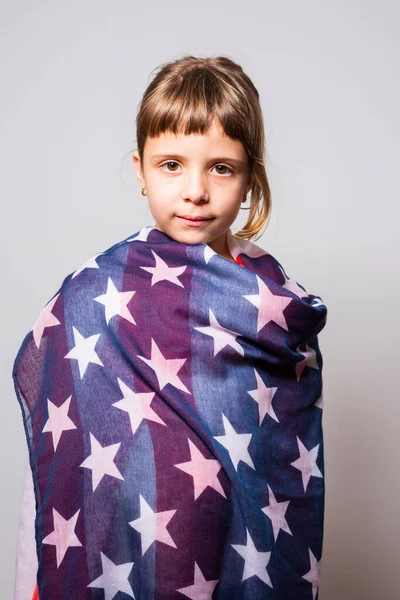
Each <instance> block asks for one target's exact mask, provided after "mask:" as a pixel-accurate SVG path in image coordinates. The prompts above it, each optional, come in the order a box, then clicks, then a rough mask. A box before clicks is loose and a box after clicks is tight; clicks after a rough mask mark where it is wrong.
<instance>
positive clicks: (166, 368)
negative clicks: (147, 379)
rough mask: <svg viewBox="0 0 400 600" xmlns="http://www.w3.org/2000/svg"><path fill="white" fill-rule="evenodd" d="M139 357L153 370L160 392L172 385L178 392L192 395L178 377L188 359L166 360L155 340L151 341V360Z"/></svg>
mask: <svg viewBox="0 0 400 600" xmlns="http://www.w3.org/2000/svg"><path fill="white" fill-rule="evenodd" d="M138 357H139V358H140V359H141V360H143V361H144V362H145V363H146V365H149V367H151V368H152V369H153V371H154V373H155V374H156V377H157V381H158V385H159V386H160V390H162V389H163V388H164V387H165V386H166V385H167V383H170V384H171V385H173V386H174V387H176V388H177V389H178V390H183V391H184V392H186V393H188V394H190V392H189V390H188V389H187V387H186V386H185V385H184V383H183V382H182V381H181V380H180V379H179V377H178V375H177V373H178V371H179V369H180V368H181V367H182V365H184V363H185V362H186V360H187V359H186V358H164V356H163V355H162V354H161V351H160V349H159V348H158V346H157V344H156V343H155V341H154V340H153V338H152V339H151V358H145V357H144V356H138Z"/></svg>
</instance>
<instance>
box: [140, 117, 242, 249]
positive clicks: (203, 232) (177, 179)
mask: <svg viewBox="0 0 400 600" xmlns="http://www.w3.org/2000/svg"><path fill="white" fill-rule="evenodd" d="M133 161H134V165H135V169H136V176H137V178H138V180H139V181H140V183H141V185H142V186H143V185H145V186H146V188H147V196H148V201H149V208H150V211H151V214H152V215H153V217H154V220H155V221H156V224H155V227H156V228H157V229H160V230H161V231H164V232H165V233H167V234H168V235H169V236H170V237H171V238H173V239H175V240H177V241H178V242H183V243H185V244H198V243H205V244H208V245H209V246H210V247H211V248H212V249H213V250H214V251H215V252H217V253H218V254H221V255H222V256H225V257H226V258H229V259H231V260H233V259H232V257H231V255H230V254H229V251H228V247H227V244H226V232H227V229H229V227H230V226H231V225H232V223H233V222H234V221H235V219H236V216H237V214H238V212H239V209H240V205H241V202H242V200H243V196H244V194H245V193H247V192H248V191H249V190H250V189H251V186H252V181H251V179H250V178H249V172H248V171H249V168H248V157H247V154H246V151H245V149H244V147H243V145H242V143H241V142H240V141H238V140H233V139H231V138H229V137H227V136H226V135H225V134H224V132H223V130H222V129H221V128H220V127H219V126H218V125H217V124H216V123H215V121H214V122H213V123H212V125H211V126H210V128H209V130H208V132H207V133H205V134H190V135H183V134H179V135H175V134H173V133H170V132H165V133H163V134H161V135H160V136H158V137H154V138H149V137H148V138H147V140H146V143H145V147H144V151H143V163H142V164H141V161H140V158H139V153H138V152H134V155H133ZM184 217H204V218H205V219H207V220H206V221H203V222H201V224H200V225H197V226H195V225H193V221H189V220H187V219H185V218H184ZM191 223H192V224H191Z"/></svg>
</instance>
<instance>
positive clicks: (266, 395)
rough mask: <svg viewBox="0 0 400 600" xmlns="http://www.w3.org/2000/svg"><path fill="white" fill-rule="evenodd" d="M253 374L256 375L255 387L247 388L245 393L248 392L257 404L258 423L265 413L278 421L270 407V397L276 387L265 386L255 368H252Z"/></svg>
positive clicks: (273, 394) (261, 420)
mask: <svg viewBox="0 0 400 600" xmlns="http://www.w3.org/2000/svg"><path fill="white" fill-rule="evenodd" d="M254 374H255V376H256V381H257V388H256V389H255V390H250V391H249V390H247V393H248V394H250V396H251V397H252V398H254V400H255V401H256V402H257V404H258V415H259V424H260V425H261V423H262V422H263V420H264V417H265V415H266V414H268V415H269V416H270V417H271V418H272V419H274V420H275V421H278V423H279V419H278V417H277V416H276V414H275V411H274V409H273V408H272V399H273V397H274V396H275V392H276V390H277V389H278V388H277V387H267V386H266V385H265V383H264V382H263V380H262V379H261V377H260V375H259V374H258V373H257V371H256V369H254Z"/></svg>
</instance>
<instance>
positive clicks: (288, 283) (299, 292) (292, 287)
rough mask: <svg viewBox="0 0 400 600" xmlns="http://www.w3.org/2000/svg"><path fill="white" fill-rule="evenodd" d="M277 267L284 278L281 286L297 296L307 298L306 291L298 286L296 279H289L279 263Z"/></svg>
mask: <svg viewBox="0 0 400 600" xmlns="http://www.w3.org/2000/svg"><path fill="white" fill-rule="evenodd" d="M278 268H279V270H280V271H281V273H282V275H283V276H284V278H285V283H284V284H282V287H284V288H285V289H286V290H289V291H290V292H293V294H296V296H299V298H307V297H308V294H307V292H305V291H304V290H303V289H302V288H301V287H300V286H299V284H298V283H297V281H295V280H294V279H290V277H286V274H285V271H284V270H283V269H282V267H281V266H280V265H278Z"/></svg>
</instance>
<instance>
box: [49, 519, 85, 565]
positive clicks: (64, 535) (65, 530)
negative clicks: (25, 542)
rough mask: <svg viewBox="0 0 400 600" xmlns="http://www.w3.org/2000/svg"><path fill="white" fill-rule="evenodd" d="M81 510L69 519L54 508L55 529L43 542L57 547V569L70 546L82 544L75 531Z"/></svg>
mask: <svg viewBox="0 0 400 600" xmlns="http://www.w3.org/2000/svg"><path fill="white" fill-rule="evenodd" d="M80 510H81V509H79V510H77V511H76V513H75V514H74V516H73V517H71V518H70V519H69V520H68V521H67V520H66V519H64V517H62V516H61V515H60V513H59V512H57V511H56V509H55V508H53V524H54V530H53V531H52V532H51V533H49V535H47V536H46V537H45V538H44V539H43V540H42V543H43V544H50V545H52V546H55V547H56V558H57V569H58V567H59V566H60V564H61V563H62V560H63V558H64V556H65V553H66V552H67V550H68V548H70V547H77V546H82V544H81V543H80V541H79V540H78V538H77V536H76V533H75V526H76V522H77V520H78V516H79V512H80Z"/></svg>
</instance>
